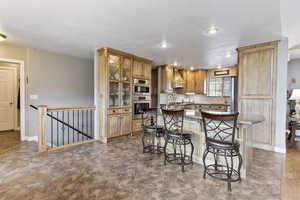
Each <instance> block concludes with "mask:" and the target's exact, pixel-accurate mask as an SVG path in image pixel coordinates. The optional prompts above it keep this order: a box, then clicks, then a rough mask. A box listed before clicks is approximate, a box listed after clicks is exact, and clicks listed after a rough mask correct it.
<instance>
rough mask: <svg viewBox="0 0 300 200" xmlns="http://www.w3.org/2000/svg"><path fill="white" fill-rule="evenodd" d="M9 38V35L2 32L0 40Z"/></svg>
mask: <svg viewBox="0 0 300 200" xmlns="http://www.w3.org/2000/svg"><path fill="white" fill-rule="evenodd" d="M6 39H7V36H6V35H4V34H1V33H0V42H1V41H4V40H6Z"/></svg>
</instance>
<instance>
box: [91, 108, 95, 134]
mask: <svg viewBox="0 0 300 200" xmlns="http://www.w3.org/2000/svg"><path fill="white" fill-rule="evenodd" d="M93 112H94V110H91V112H90V113H91V123H90V124H91V136H92V137H93V138H94V131H93Z"/></svg>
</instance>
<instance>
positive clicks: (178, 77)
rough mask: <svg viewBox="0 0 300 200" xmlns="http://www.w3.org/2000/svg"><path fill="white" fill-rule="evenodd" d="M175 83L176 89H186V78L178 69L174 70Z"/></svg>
mask: <svg viewBox="0 0 300 200" xmlns="http://www.w3.org/2000/svg"><path fill="white" fill-rule="evenodd" d="M173 81H174V84H173V88H174V89H181V88H184V83H185V82H184V78H183V75H182V74H181V73H180V71H179V70H178V69H174V80H173Z"/></svg>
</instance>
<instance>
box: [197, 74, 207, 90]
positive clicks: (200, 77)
mask: <svg viewBox="0 0 300 200" xmlns="http://www.w3.org/2000/svg"><path fill="white" fill-rule="evenodd" d="M194 73H195V74H194V78H195V88H194V91H195V93H197V94H205V82H206V78H207V70H196V71H194Z"/></svg>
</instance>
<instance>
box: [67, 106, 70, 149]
mask: <svg viewBox="0 0 300 200" xmlns="http://www.w3.org/2000/svg"><path fill="white" fill-rule="evenodd" d="M67 112H68V125H70V115H69V113H70V111H69V110H68V111H67ZM68 144H70V128H69V126H68Z"/></svg>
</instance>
